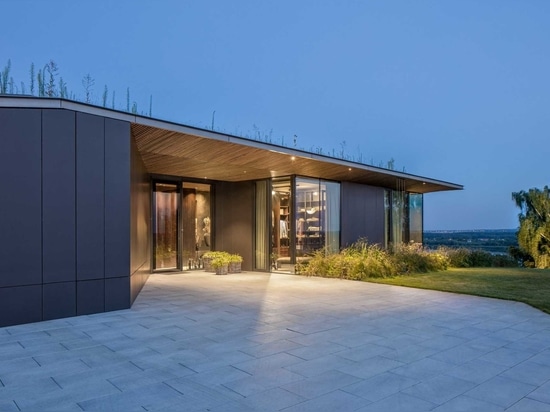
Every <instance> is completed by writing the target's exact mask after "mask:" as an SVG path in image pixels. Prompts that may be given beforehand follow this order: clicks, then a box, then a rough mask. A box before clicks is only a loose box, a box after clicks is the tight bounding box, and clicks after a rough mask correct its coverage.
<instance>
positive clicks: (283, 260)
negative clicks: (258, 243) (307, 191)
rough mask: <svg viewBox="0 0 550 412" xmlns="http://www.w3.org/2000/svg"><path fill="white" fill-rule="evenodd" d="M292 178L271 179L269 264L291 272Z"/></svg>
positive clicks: (292, 266) (277, 268)
mask: <svg viewBox="0 0 550 412" xmlns="http://www.w3.org/2000/svg"><path fill="white" fill-rule="evenodd" d="M292 203H293V202H292V180H291V178H290V177H282V178H274V179H272V181H271V265H272V268H273V269H275V270H282V271H285V272H292V270H293V268H294V265H293V256H292V244H291V233H292V224H291V223H292V216H293V211H292Z"/></svg>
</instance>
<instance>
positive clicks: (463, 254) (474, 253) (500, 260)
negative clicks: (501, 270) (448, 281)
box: [436, 247, 518, 268]
mask: <svg viewBox="0 0 550 412" xmlns="http://www.w3.org/2000/svg"><path fill="white" fill-rule="evenodd" d="M436 252H438V253H440V254H444V255H446V256H447V258H448V259H449V265H450V266H452V267H455V268H469V267H517V266H518V263H517V261H516V259H514V258H513V257H512V256H508V255H492V254H491V253H489V252H485V251H484V250H480V249H467V248H458V249H451V248H445V247H440V248H439V249H437V251H436Z"/></svg>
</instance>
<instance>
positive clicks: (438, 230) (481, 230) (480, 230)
mask: <svg viewBox="0 0 550 412" xmlns="http://www.w3.org/2000/svg"><path fill="white" fill-rule="evenodd" d="M518 229H519V227H517V228H514V229H424V232H439V233H445V232H455V233H456V232H516V231H517V230H518Z"/></svg>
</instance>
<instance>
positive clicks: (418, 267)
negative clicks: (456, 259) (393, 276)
mask: <svg viewBox="0 0 550 412" xmlns="http://www.w3.org/2000/svg"><path fill="white" fill-rule="evenodd" d="M392 258H393V259H394V261H395V264H396V265H397V267H398V271H399V273H400V274H408V273H426V272H433V271H438V270H445V269H447V267H448V266H449V259H448V257H447V256H445V255H444V254H442V253H439V252H437V251H428V250H426V249H424V248H423V247H422V245H421V244H420V243H409V244H403V245H399V246H398V247H395V248H394V250H393V253H392Z"/></svg>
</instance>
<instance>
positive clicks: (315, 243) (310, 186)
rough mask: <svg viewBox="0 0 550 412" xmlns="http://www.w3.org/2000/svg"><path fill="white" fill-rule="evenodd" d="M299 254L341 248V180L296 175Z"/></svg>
mask: <svg viewBox="0 0 550 412" xmlns="http://www.w3.org/2000/svg"><path fill="white" fill-rule="evenodd" d="M295 208H296V225H295V226H296V233H295V237H296V256H297V257H301V256H307V255H311V254H312V253H313V252H314V251H316V250H319V249H323V248H324V249H325V250H326V251H327V253H336V252H338V251H339V250H340V183H337V182H328V181H324V180H318V179H307V178H301V177H298V178H296V205H295Z"/></svg>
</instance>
